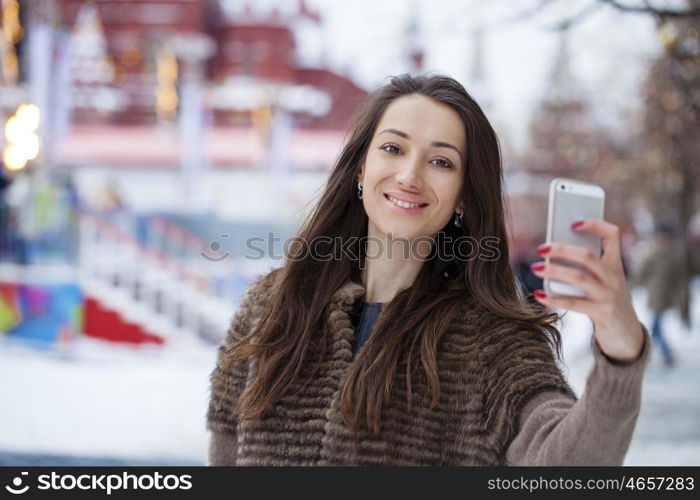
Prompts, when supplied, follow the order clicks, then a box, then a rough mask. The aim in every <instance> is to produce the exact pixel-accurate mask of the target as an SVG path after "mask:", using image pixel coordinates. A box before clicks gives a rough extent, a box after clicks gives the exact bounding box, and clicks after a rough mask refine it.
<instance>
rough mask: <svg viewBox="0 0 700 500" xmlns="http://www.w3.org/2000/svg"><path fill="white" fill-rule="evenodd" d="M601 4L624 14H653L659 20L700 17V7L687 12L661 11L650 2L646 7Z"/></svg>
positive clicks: (613, 0)
mask: <svg viewBox="0 0 700 500" xmlns="http://www.w3.org/2000/svg"><path fill="white" fill-rule="evenodd" d="M598 1H599V2H601V3H604V4H606V5H610V6H611V7H614V8H616V9H617V10H621V11H623V12H637V13H639V14H652V15H653V16H656V17H659V18H668V17H675V18H678V17H697V16H700V7H694V8H688V9H685V10H673V9H661V8H658V7H653V6H652V5H651V4H650V3H649V2H648V1H645V2H644V6H634V5H626V4H623V3H620V2H619V1H618V0H598Z"/></svg>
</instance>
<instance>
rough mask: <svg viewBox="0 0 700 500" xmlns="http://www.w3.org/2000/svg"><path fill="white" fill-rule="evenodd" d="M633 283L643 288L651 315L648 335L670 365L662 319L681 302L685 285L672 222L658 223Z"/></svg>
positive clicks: (673, 357) (667, 343)
mask: <svg viewBox="0 0 700 500" xmlns="http://www.w3.org/2000/svg"><path fill="white" fill-rule="evenodd" d="M634 282H635V284H638V285H644V286H646V287H647V291H648V297H647V306H648V307H649V309H650V310H651V311H652V312H653V314H654V316H653V320H652V326H651V336H652V339H653V340H654V343H655V344H656V345H658V347H659V349H661V355H662V356H663V360H664V364H665V365H666V366H667V367H671V366H673V365H674V363H675V356H674V354H673V349H672V348H671V345H670V344H669V342H668V340H667V339H666V336H665V334H664V333H663V318H664V315H665V313H666V311H668V310H670V309H673V308H674V307H679V306H680V305H681V301H682V299H683V287H684V286H685V280H684V279H683V254H682V252H681V249H680V247H679V245H678V242H677V241H676V229H675V227H674V226H673V225H671V224H669V223H661V224H659V226H658V227H657V229H656V241H655V244H654V246H653V247H652V249H651V251H650V252H649V255H647V257H646V258H645V259H644V260H643V261H642V263H641V264H640V266H639V269H638V271H637V274H636V276H635V277H634Z"/></svg>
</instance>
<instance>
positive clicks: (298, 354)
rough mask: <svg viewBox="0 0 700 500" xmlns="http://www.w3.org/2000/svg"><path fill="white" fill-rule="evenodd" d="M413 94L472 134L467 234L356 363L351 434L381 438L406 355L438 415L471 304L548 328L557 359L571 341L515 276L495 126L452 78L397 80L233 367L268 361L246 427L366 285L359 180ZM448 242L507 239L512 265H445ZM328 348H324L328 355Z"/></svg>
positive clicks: (254, 386) (429, 263)
mask: <svg viewBox="0 0 700 500" xmlns="http://www.w3.org/2000/svg"><path fill="white" fill-rule="evenodd" d="M411 94H420V95H423V96H426V97H429V98H431V99H434V100H435V101H437V102H439V103H442V104H445V105H447V106H449V107H450V108H452V109H453V110H454V111H456V112H457V113H458V114H459V116H460V118H461V120H462V123H463V124H464V128H465V131H466V142H467V154H466V157H465V159H464V161H465V164H464V165H463V168H462V172H463V174H464V178H463V186H462V192H461V197H462V199H463V203H464V207H465V210H464V218H463V224H462V227H461V228H457V227H456V226H455V225H454V224H453V223H452V220H450V221H449V222H448V223H447V224H446V225H445V227H443V228H442V230H441V231H439V232H438V234H437V238H436V244H435V245H433V252H432V253H431V255H429V256H428V258H427V259H426V260H425V261H424V263H423V265H422V266H421V269H420V271H419V273H418V275H417V277H416V279H415V281H414V283H413V284H412V285H411V286H410V287H408V288H405V289H403V290H400V291H399V293H397V295H396V296H395V297H394V298H393V299H392V300H391V301H390V302H389V303H387V304H385V306H384V308H383V313H382V315H380V317H379V319H378V321H377V322H376V325H375V327H374V330H373V333H372V336H371V337H370V339H369V340H368V342H367V343H366V345H365V346H364V348H363V349H364V351H363V355H362V356H360V359H358V360H357V362H356V363H353V366H352V368H351V371H350V372H349V373H348V376H347V379H346V382H345V385H344V386H343V388H342V393H341V400H340V410H341V414H342V418H343V420H344V422H345V424H346V425H347V426H348V427H349V428H350V429H352V430H354V431H358V430H359V429H360V428H361V427H362V426H363V425H365V426H366V427H367V428H368V429H370V430H371V431H372V432H374V433H375V434H376V433H378V432H379V429H380V415H381V410H382V405H383V404H384V403H385V402H386V400H387V399H388V397H389V394H390V390H391V388H392V382H393V380H394V377H395V374H396V371H397V368H398V367H399V364H400V363H399V360H400V359H401V357H402V355H404V354H406V353H408V355H407V358H406V359H407V363H406V371H405V376H406V381H407V388H408V394H407V406H408V408H409V411H410V408H411V404H410V402H411V378H412V376H413V372H415V368H417V367H418V366H421V367H422V370H423V372H424V375H425V377H426V379H427V381H428V383H429V387H430V390H431V396H432V400H431V406H432V405H435V404H436V403H437V401H438V399H439V397H440V383H439V380H438V366H437V364H438V363H437V346H438V343H439V341H440V338H441V337H442V335H443V333H444V332H445V330H446V329H447V327H448V326H449V325H450V323H451V322H453V321H454V320H455V319H456V318H457V315H458V314H459V311H460V308H461V307H462V306H463V304H464V301H465V298H466V297H467V296H471V297H473V298H474V299H475V300H477V301H478V303H479V304H481V305H482V306H484V307H485V308H486V309H488V310H489V311H491V312H492V313H494V314H496V315H497V316H498V317H501V318H505V319H506V320H509V321H512V322H514V323H519V324H521V325H522V326H525V327H529V328H536V329H537V330H538V331H540V332H541V333H542V335H545V336H546V338H547V340H548V341H549V343H550V345H551V347H552V348H553V350H554V352H555V354H556V356H557V358H561V339H560V336H559V332H558V330H557V328H556V327H555V326H554V323H555V322H556V321H557V320H558V316H557V315H556V314H555V313H553V312H551V311H546V310H544V309H542V308H539V309H538V308H535V307H531V306H529V305H528V304H527V303H526V301H525V300H524V298H523V295H522V291H521V290H520V289H519V287H518V286H517V283H516V280H515V277H514V275H513V272H512V269H511V267H510V262H509V253H508V244H507V233H506V224H505V211H504V195H503V184H504V183H503V170H502V163H501V152H500V146H499V143H498V138H497V137H496V133H495V132H494V130H493V128H492V127H491V124H490V123H489V121H488V119H487V118H486V116H485V115H484V113H483V111H482V110H481V108H480V107H479V105H478V104H477V103H476V102H475V101H474V99H473V98H472V97H471V96H470V95H469V94H468V93H467V91H466V90H465V89H464V87H463V86H462V85H461V84H460V83H459V82H457V81H456V80H454V79H452V78H450V77H447V76H444V75H409V74H403V75H400V76H394V77H391V78H390V81H389V83H387V84H385V85H383V86H381V87H379V88H377V89H375V90H374V91H372V92H371V93H369V94H368V95H367V97H366V98H365V100H364V101H363V102H362V103H361V105H360V106H359V108H358V110H357V111H356V113H355V115H354V116H353V119H352V122H351V126H350V128H349V132H348V135H349V139H348V140H347V142H346V144H345V146H344V147H343V149H342V151H341V153H340V155H339V156H338V158H337V160H336V161H335V166H334V167H333V169H332V171H331V173H330V176H329V178H328V181H327V183H326V185H325V188H324V189H323V191H322V193H321V196H320V199H319V201H318V203H317V204H316V205H315V207H314V209H313V210H312V211H311V212H310V214H309V215H308V217H307V218H306V220H305V221H304V223H303V225H302V227H301V229H300V230H299V232H298V234H297V237H298V238H297V239H296V240H295V242H294V243H293V244H292V245H290V246H289V249H288V254H293V255H295V256H302V258H294V259H289V258H288V259H287V261H286V262H285V264H284V265H283V266H282V268H280V269H279V274H278V276H277V279H276V280H275V284H274V287H273V290H272V293H271V300H270V306H269V314H267V315H266V316H265V317H264V318H262V319H261V321H260V323H259V324H258V326H257V328H254V329H253V331H250V332H246V334H245V335H244V337H243V338H242V339H240V340H239V341H237V342H235V343H234V344H233V345H232V346H231V347H230V348H229V350H228V351H227V358H226V363H227V364H229V365H230V364H233V363H236V362H238V361H242V360H244V359H246V358H248V357H249V356H254V357H256V359H257V374H256V377H255V379H254V380H253V381H252V382H251V384H250V385H249V387H247V388H246V389H245V390H244V391H243V393H242V394H241V397H240V398H239V400H238V404H237V406H236V408H235V409H234V410H233V411H234V413H235V414H237V415H239V416H240V417H242V418H245V419H256V418H260V417H262V416H263V415H264V414H265V412H266V411H267V410H268V409H269V408H270V407H271V406H272V405H273V404H274V403H275V401H277V400H278V399H279V398H281V397H282V396H285V395H286V394H287V393H288V391H289V387H290V385H291V382H292V381H293V380H296V377H298V376H299V374H300V372H301V369H302V366H303V365H304V362H305V359H306V356H307V351H308V348H309V345H310V343H311V341H312V338H313V337H314V332H315V331H318V327H319V325H320V324H321V323H320V322H321V321H323V312H324V309H325V308H326V306H327V304H328V302H329V300H330V298H331V296H332V295H333V294H334V293H335V292H336V291H337V290H338V289H339V288H340V287H341V286H342V285H343V284H344V283H345V282H346V281H347V280H348V279H352V280H354V281H355V282H358V283H360V282H361V278H360V276H361V275H360V269H361V263H362V262H363V258H364V254H363V252H364V248H363V245H362V244H361V241H362V238H363V237H366V236H367V225H368V217H367V214H366V212H365V210H364V207H363V205H362V201H361V200H359V199H358V197H357V192H356V180H357V177H358V174H359V170H360V166H361V165H362V164H363V163H364V160H365V157H366V155H367V150H368V148H369V144H370V142H371V140H372V137H373V135H374V133H375V128H376V127H377V124H378V123H379V121H380V119H381V117H382V115H383V113H384V111H385V110H386V109H387V107H388V106H389V104H391V103H392V102H393V101H394V100H395V99H397V98H399V97H402V96H406V95H411ZM346 137H347V136H346ZM446 236H449V237H451V241H453V242H454V241H455V240H456V239H457V238H459V237H464V236H470V237H473V238H476V239H477V240H478V239H479V238H484V237H496V238H497V240H496V241H497V242H498V244H497V246H498V251H499V252H500V258H498V259H495V260H484V259H470V260H466V259H457V258H452V259H445V258H436V249H437V248H438V247H439V246H440V245H443V248H445V242H446V241H447V242H449V240H448V239H447V238H445V237H446ZM319 237H325V238H326V241H331V240H332V239H334V238H341V240H340V241H343V242H346V241H350V240H349V239H351V238H354V240H353V241H355V240H356V241H357V243H355V244H354V245H352V246H349V247H348V248H349V250H350V251H351V252H352V254H353V255H357V256H358V258H357V259H351V258H345V259H318V258H315V257H314V256H313V253H311V252H308V251H307V252H304V251H303V250H302V248H301V245H303V244H304V242H310V241H313V240H315V239H316V238H319ZM328 238H330V240H329V239H328ZM336 241H338V240H336ZM447 247H449V244H448V245H447ZM450 250H451V249H450ZM451 255H454V252H452V253H451ZM253 337H256V339H255V341H253V340H252V339H253ZM325 340H326V339H324V338H322V339H320V341H321V343H322V344H323V346H324V347H323V351H322V352H324V353H325V352H326V349H327V346H325ZM411 367H413V368H414V370H413V371H412V370H411ZM312 376H313V375H312Z"/></svg>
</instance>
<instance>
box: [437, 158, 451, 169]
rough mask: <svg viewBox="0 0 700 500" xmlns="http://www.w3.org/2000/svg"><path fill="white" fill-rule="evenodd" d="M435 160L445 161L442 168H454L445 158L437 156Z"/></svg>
mask: <svg viewBox="0 0 700 500" xmlns="http://www.w3.org/2000/svg"><path fill="white" fill-rule="evenodd" d="M435 161H441V162H442V163H443V164H442V165H441V166H440V168H453V167H452V163H450V162H449V161H447V160H445V159H443V158H435Z"/></svg>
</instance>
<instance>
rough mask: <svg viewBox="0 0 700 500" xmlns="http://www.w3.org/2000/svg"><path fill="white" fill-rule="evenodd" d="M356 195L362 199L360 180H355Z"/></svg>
mask: <svg viewBox="0 0 700 500" xmlns="http://www.w3.org/2000/svg"><path fill="white" fill-rule="evenodd" d="M357 197H358V198H359V199H360V200H361V199H362V181H357Z"/></svg>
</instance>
